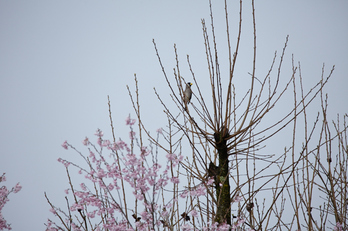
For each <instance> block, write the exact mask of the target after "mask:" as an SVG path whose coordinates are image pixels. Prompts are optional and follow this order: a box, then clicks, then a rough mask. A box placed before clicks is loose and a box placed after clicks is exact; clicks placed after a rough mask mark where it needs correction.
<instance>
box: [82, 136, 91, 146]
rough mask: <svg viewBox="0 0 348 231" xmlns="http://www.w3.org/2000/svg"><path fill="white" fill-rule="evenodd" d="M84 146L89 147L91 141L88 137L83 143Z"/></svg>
mask: <svg viewBox="0 0 348 231" xmlns="http://www.w3.org/2000/svg"><path fill="white" fill-rule="evenodd" d="M82 143H83V145H85V146H87V145H88V144H89V140H88V138H87V137H86V138H85V139H84V140H83V141H82Z"/></svg>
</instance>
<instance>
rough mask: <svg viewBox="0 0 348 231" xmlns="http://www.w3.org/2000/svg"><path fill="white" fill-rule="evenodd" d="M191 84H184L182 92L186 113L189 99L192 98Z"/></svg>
mask: <svg viewBox="0 0 348 231" xmlns="http://www.w3.org/2000/svg"><path fill="white" fill-rule="evenodd" d="M191 86H192V83H190V82H188V83H186V88H185V91H184V103H185V111H187V104H189V103H190V100H191V97H192V90H191Z"/></svg>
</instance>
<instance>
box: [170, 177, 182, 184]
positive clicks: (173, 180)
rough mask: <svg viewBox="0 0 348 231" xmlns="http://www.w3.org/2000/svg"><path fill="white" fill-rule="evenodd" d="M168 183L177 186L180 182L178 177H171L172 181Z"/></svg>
mask: <svg viewBox="0 0 348 231" xmlns="http://www.w3.org/2000/svg"><path fill="white" fill-rule="evenodd" d="M170 181H171V182H172V183H173V184H179V183H180V180H179V178H178V177H173V178H172V179H170Z"/></svg>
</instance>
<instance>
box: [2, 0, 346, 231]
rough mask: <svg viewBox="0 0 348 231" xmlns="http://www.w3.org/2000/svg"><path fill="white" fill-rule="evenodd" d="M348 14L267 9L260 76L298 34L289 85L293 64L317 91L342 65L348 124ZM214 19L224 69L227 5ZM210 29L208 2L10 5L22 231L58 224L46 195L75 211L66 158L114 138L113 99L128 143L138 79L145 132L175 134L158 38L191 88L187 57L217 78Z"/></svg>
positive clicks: (9, 117) (8, 136)
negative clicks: (89, 143)
mask: <svg viewBox="0 0 348 231" xmlns="http://www.w3.org/2000/svg"><path fill="white" fill-rule="evenodd" d="M214 2H218V1H214ZM219 2H220V1H219ZM233 2H234V3H233V4H232V3H230V4H229V14H230V26H231V37H232V38H233V41H235V36H236V32H237V24H238V21H236V19H238V8H237V7H238V4H236V2H237V1H233ZM250 9H251V7H250V2H249V1H245V3H244V5H243V34H242V42H241V50H240V59H239V61H238V64H239V69H238V73H240V75H244V76H248V74H247V73H248V72H250V71H251V67H252V66H251V60H250V59H247V57H249V56H248V55H249V54H251V52H252V46H253V44H252V24H251V15H250ZM347 10H348V2H347V1H345V0H337V1H329V0H326V1H324V0H320V1H256V24H257V39H258V40H257V47H258V51H257V57H258V60H257V70H256V71H257V73H256V74H257V75H258V74H259V75H263V74H265V73H266V71H267V70H268V68H269V66H270V63H271V61H272V57H273V54H274V51H275V50H278V52H281V49H282V48H283V44H284V41H285V38H286V36H287V35H289V46H288V50H287V53H286V59H285V62H286V63H287V64H286V65H285V69H284V72H286V71H288V75H289V73H290V72H289V70H290V67H291V66H290V64H291V55H292V54H294V57H295V62H296V63H297V62H298V61H301V67H302V73H303V74H302V75H303V78H304V79H305V83H306V84H307V83H308V84H309V85H307V86H306V87H307V88H309V87H310V85H311V83H312V84H313V83H315V82H316V81H318V80H319V79H320V75H321V68H322V65H323V63H325V66H326V73H329V70H330V68H331V67H332V66H333V65H336V68H335V72H334V75H333V78H332V79H331V80H330V83H329V84H328V86H327V88H326V92H328V93H329V105H330V110H331V111H332V115H331V116H333V117H332V118H331V119H335V118H334V116H335V115H336V113H341V114H342V113H347V111H348V110H347V109H348V101H347V97H348V93H347V91H346V88H347V85H348V76H347V73H348V70H347V66H348V42H347V41H348V14H347ZM213 11H214V13H215V28H216V36H217V39H218V42H221V43H219V44H218V49H219V51H221V55H222V57H221V58H220V60H223V55H224V54H225V51H226V44H224V42H225V38H226V33H225V31H226V30H225V24H224V18H223V17H224V16H223V12H224V8H223V5H222V4H221V3H214V4H213ZM202 18H205V19H206V21H207V24H208V25H209V24H210V23H209V5H208V1H207V0H206V1H203V0H196V1H187V0H180V1H163V0H162V1H158V0H150V1H133V0H131V1H116V0H112V1H111V0H110V1H90V0H84V1H78V0H77V1H65V0H60V1H16V0H14V1H7V0H2V1H0V108H1V113H0V131H1V136H2V138H1V139H0V147H1V161H0V174H2V172H6V176H7V182H6V184H5V185H7V186H8V187H10V186H14V185H15V184H16V183H17V182H20V184H21V185H22V186H23V188H22V190H21V191H20V192H19V193H18V194H13V195H11V196H10V202H8V203H7V204H6V206H5V208H4V209H3V216H4V217H5V219H6V220H7V221H8V222H9V223H12V228H13V230H14V231H17V230H18V231H19V230H43V229H44V225H43V223H44V222H46V219H47V218H48V217H50V218H52V215H51V213H50V212H49V211H48V210H49V206H48V205H47V203H46V201H45V198H44V192H47V194H48V195H49V196H50V197H51V198H52V201H53V202H57V203H56V204H62V205H64V196H65V194H64V189H65V188H67V181H66V175H65V170H64V168H63V166H62V165H61V164H60V163H58V162H57V159H58V158H59V157H63V158H66V159H70V160H75V159H76V160H78V158H77V157H76V155H75V154H73V153H72V152H69V151H66V150H64V149H63V148H62V147H61V144H62V143H63V142H64V141H65V140H68V141H69V142H70V143H72V144H74V145H76V146H77V147H81V146H82V143H81V141H82V140H83V139H84V138H85V136H88V137H91V138H92V140H93V139H94V137H93V134H94V132H95V130H96V129H97V128H100V129H102V130H104V131H105V134H106V137H107V138H111V136H110V129H109V120H108V106H107V95H110V99H111V104H112V110H113V118H114V122H115V123H116V125H115V126H116V130H117V136H124V134H126V132H127V129H126V128H125V127H124V119H125V118H126V116H127V115H128V114H129V113H130V114H131V115H133V116H134V112H133V110H132V107H131V105H130V100H129V97H128V93H127V90H126V84H128V85H130V87H131V88H132V89H134V84H133V76H134V73H136V74H137V76H138V78H139V85H140V88H141V90H140V94H141V100H142V101H141V103H142V109H143V115H144V121H145V122H146V123H147V124H148V126H150V128H151V129H153V132H155V129H156V128H158V127H164V126H165V123H166V119H165V117H164V116H162V117H158V113H160V112H161V111H162V110H163V109H162V108H161V106H160V105H159V103H157V102H156V101H155V100H156V97H155V96H154V93H153V87H156V89H159V91H160V93H161V94H162V95H163V97H166V96H165V95H166V94H168V93H167V92H168V91H167V90H168V89H167V88H165V81H164V78H163V75H162V73H161V69H160V66H159V65H158V61H157V57H156V55H155V51H154V48H153V44H152V39H155V40H156V43H157V46H158V49H159V52H160V54H161V57H162V61H163V63H164V65H165V67H166V70H167V71H168V73H169V74H172V68H173V67H174V65H175V60H174V52H173V44H174V43H176V44H177V48H178V53H179V58H180V60H181V65H182V66H183V67H182V75H183V76H184V77H185V76H187V78H188V79H187V81H190V80H192V79H190V73H189V71H188V69H187V65H186V55H187V54H189V55H190V59H191V61H192V64H193V68H194V71H195V73H196V76H202V78H203V77H207V71H206V70H207V66H206V61H205V59H206V58H205V56H204V54H205V53H204V44H203V37H202V30H201V19H202ZM233 44H234V43H233ZM222 63H224V62H223V61H222ZM220 68H221V69H226V68H227V66H224V67H220ZM170 76H172V75H170ZM165 89H166V90H165ZM193 89H194V88H193ZM207 90H208V89H207ZM155 102H156V103H155ZM162 115H163V114H162ZM154 118H156V120H153V119H154ZM331 119H330V120H331ZM154 121H155V123H154Z"/></svg>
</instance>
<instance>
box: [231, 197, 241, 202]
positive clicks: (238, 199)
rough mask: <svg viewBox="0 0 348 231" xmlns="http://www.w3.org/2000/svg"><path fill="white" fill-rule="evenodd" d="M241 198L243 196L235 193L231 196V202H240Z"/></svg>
mask: <svg viewBox="0 0 348 231" xmlns="http://www.w3.org/2000/svg"><path fill="white" fill-rule="evenodd" d="M241 200H243V197H241V196H239V195H237V196H235V197H234V198H233V200H232V202H240V201H241Z"/></svg>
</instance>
